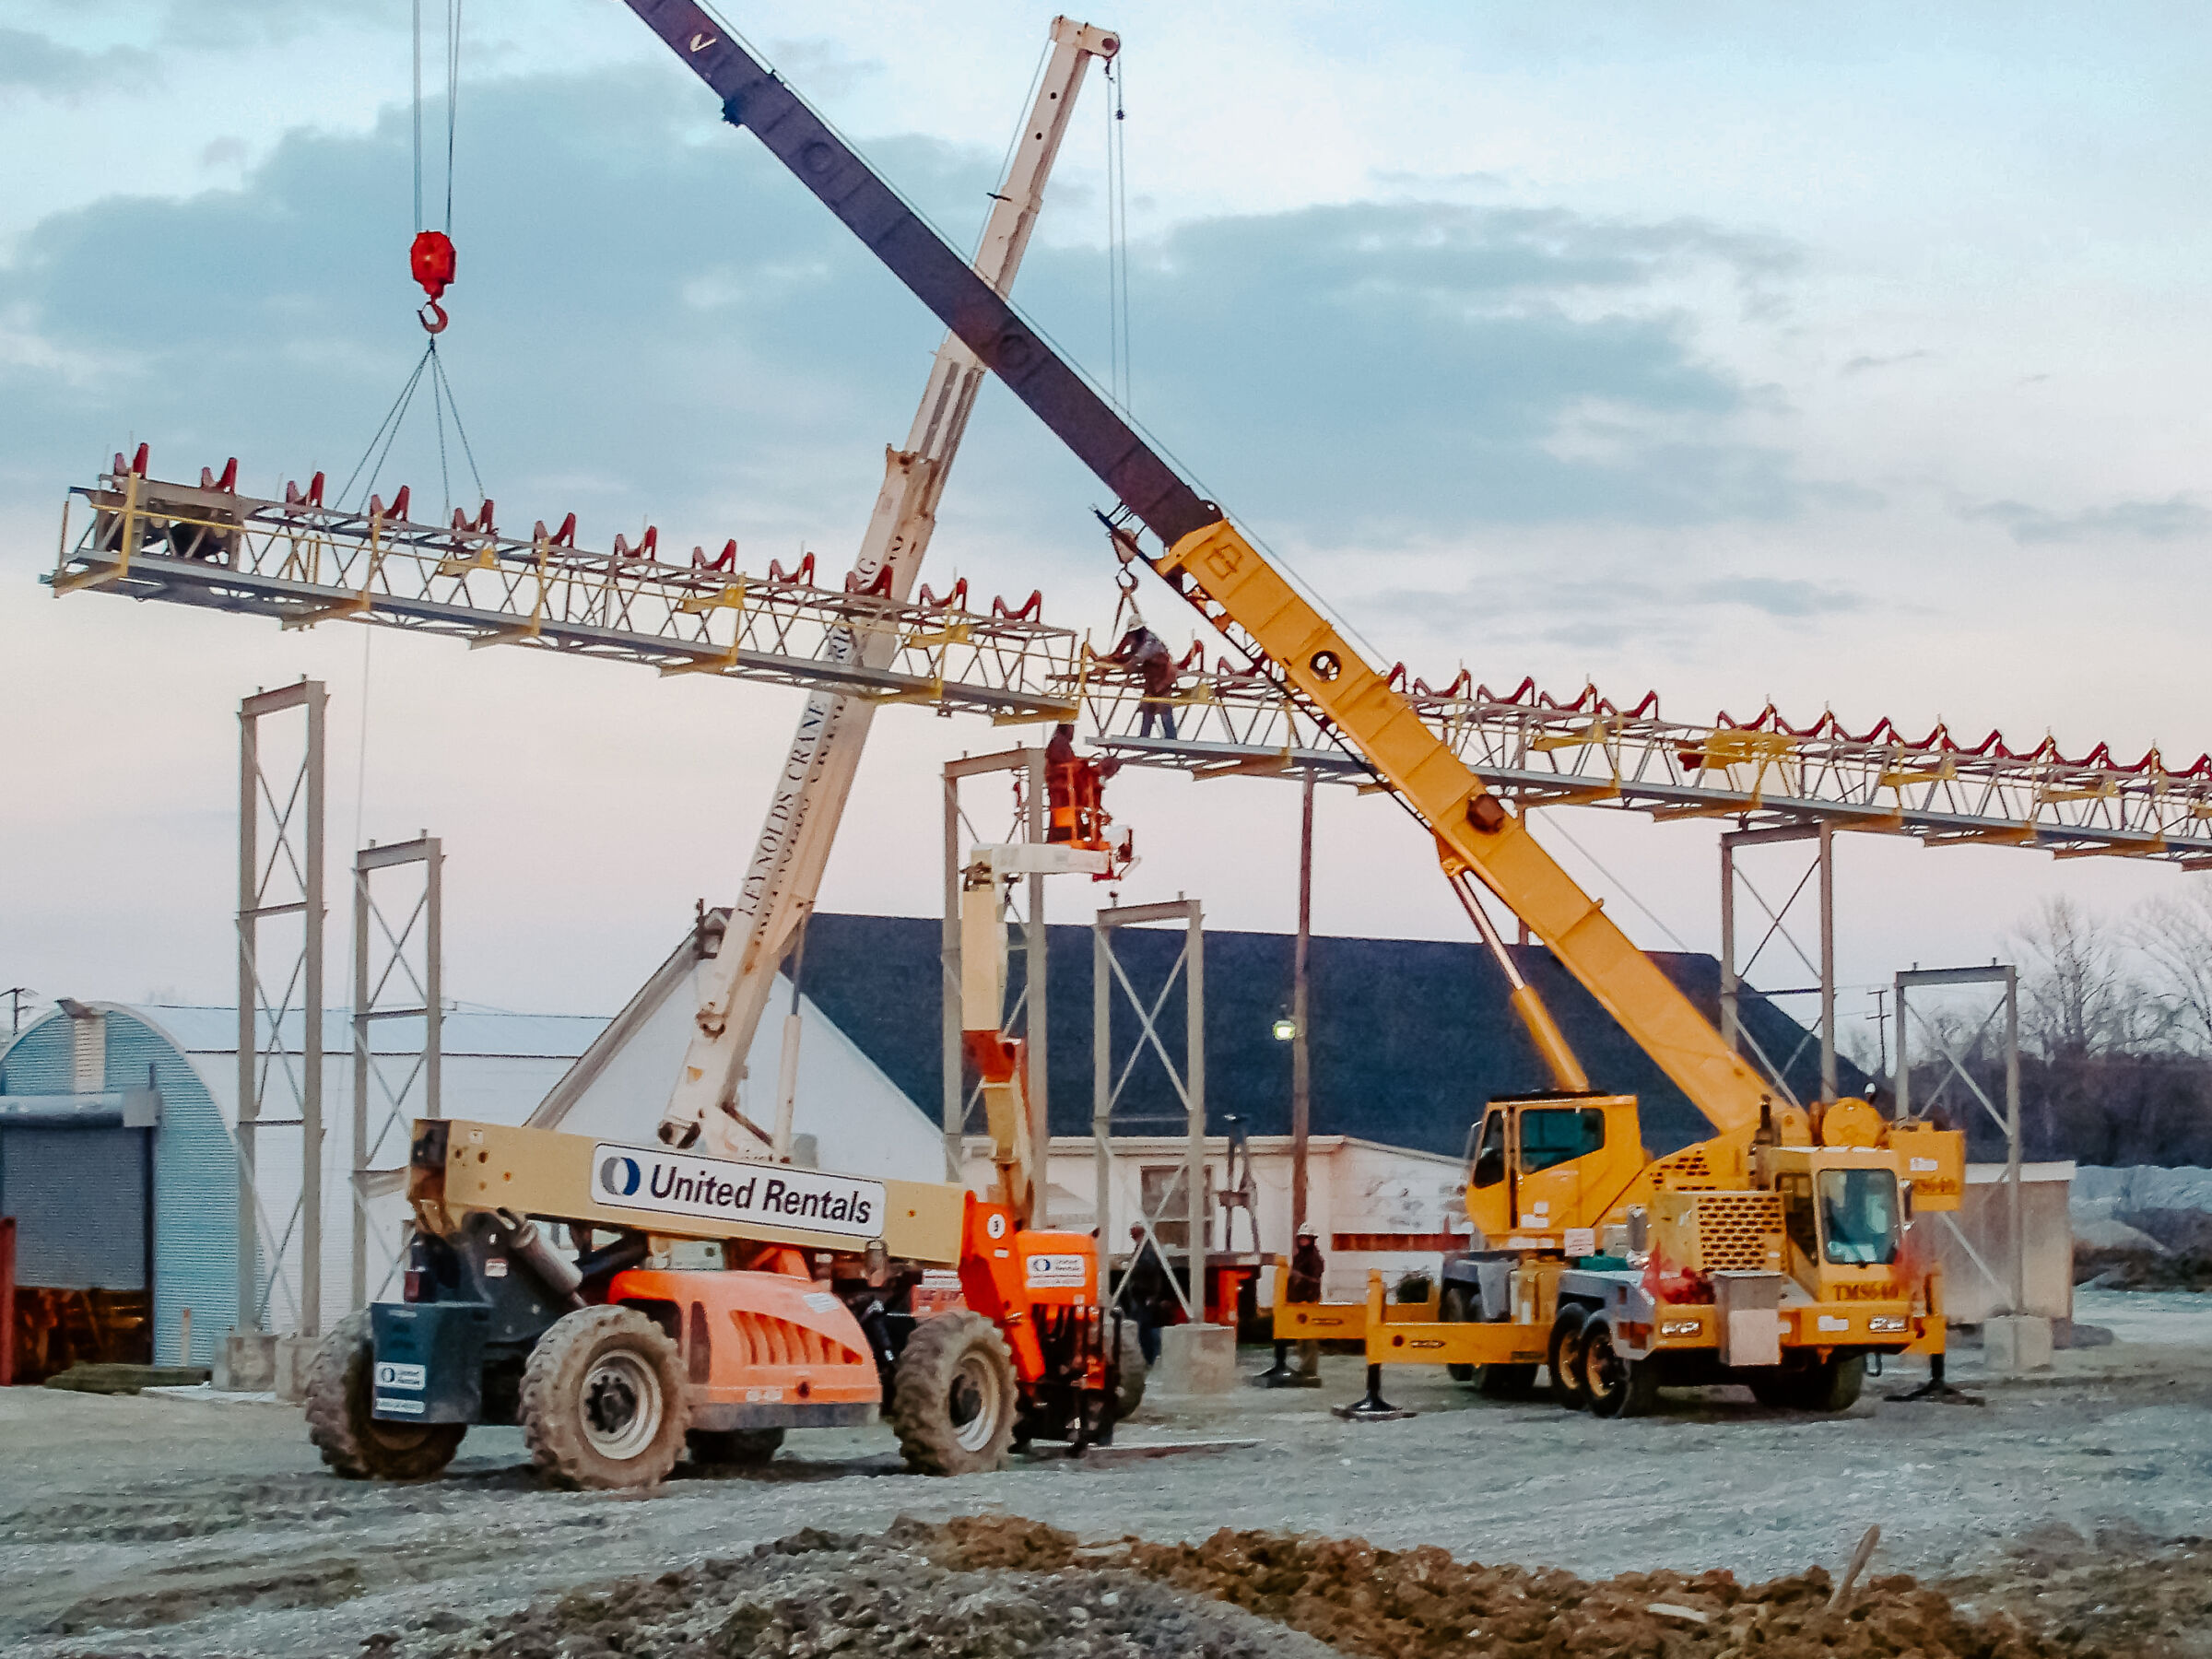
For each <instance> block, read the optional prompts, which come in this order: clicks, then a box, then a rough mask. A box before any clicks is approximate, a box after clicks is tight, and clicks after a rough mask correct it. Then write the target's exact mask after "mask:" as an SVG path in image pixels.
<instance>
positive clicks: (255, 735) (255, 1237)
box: [237, 679, 328, 1336]
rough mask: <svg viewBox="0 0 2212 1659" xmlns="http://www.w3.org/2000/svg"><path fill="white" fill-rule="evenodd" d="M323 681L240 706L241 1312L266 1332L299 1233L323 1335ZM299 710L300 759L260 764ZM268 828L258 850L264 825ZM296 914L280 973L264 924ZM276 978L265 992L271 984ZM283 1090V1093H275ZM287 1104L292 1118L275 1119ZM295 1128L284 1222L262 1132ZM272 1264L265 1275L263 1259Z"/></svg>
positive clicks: (307, 1329) (304, 1290)
mask: <svg viewBox="0 0 2212 1659" xmlns="http://www.w3.org/2000/svg"><path fill="white" fill-rule="evenodd" d="M327 701H328V698H327V696H326V695H325V693H324V687H323V682H322V681H320V680H311V679H302V680H301V681H300V682H299V684H297V685H292V686H286V687H283V688H280V689H278V690H275V691H261V692H256V693H255V694H254V695H253V696H252V697H249V698H246V699H245V700H243V701H241V703H240V704H239V706H238V725H239V772H238V783H239V794H238V1128H237V1135H238V1171H239V1181H238V1319H239V1324H241V1326H242V1327H244V1328H246V1329H249V1330H266V1329H268V1328H269V1324H270V1320H271V1318H272V1315H273V1313H274V1309H273V1307H272V1305H271V1304H272V1303H273V1301H274V1300H275V1297H276V1292H277V1288H278V1287H279V1286H280V1285H285V1284H286V1280H287V1275H286V1272H285V1262H286V1259H287V1256H288V1253H289V1252H290V1249H291V1246H292V1243H293V1241H294V1239H295V1237H296V1238H297V1241H298V1244H299V1255H300V1272H299V1278H298V1281H297V1282H296V1283H295V1284H291V1285H289V1286H288V1289H289V1291H290V1300H291V1303H292V1312H293V1316H294V1319H295V1322H296V1324H297V1326H298V1330H299V1334H300V1335H302V1336H313V1335H319V1334H320V1333H321V1330H322V1319H323V920H324V913H323V778H324V707H325V704H326V703H327ZM294 709H298V710H300V711H301V712H302V713H303V714H304V716H305V725H306V731H305V734H304V741H303V743H302V746H301V748H300V763H299V765H298V766H297V767H296V768H292V769H290V770H289V771H282V770H280V771H278V773H277V775H276V776H274V777H272V775H271V774H270V772H269V771H268V769H267V768H266V767H265V765H264V764H263V761H262V742H261V738H262V731H261V723H262V721H264V720H265V719H266V718H268V717H269V716H271V715H276V714H281V713H285V712H289V711H291V710H294ZM265 826H266V827H267V828H268V829H269V830H270V834H269V836H268V837H267V840H266V855H264V852H263V848H264V838H263V835H262V830H263V829H264V827H265ZM288 916H298V917H299V918H300V948H299V950H298V951H297V952H296V953H294V954H293V955H291V956H290V957H289V958H288V959H285V960H284V961H283V963H282V971H283V977H282V979H281V981H279V980H278V979H277V975H276V974H274V973H272V972H270V971H268V970H269V969H270V968H272V967H274V966H276V964H274V963H272V962H270V961H268V960H266V959H265V956H264V952H263V948H262V944H263V935H262V927H263V924H265V923H267V922H271V921H275V920H277V919H278V918H281V917H288ZM273 985H274V986H275V987H276V989H275V992H274V994H272V991H271V987H272V986H273ZM295 1013H297V1015H298V1016H299V1018H300V1066H299V1069H298V1070H297V1071H295V1070H294V1069H293V1068H292V1065H291V1059H292V1057H291V1055H290V1053H288V1051H287V1049H286V1047H285V1025H286V1022H287V1020H288V1018H289V1017H291V1016H292V1015H293V1014H295ZM276 1090H281V1093H280V1094H277V1093H273V1091H276ZM281 1100H288V1101H289V1102H290V1103H291V1105H292V1107H293V1108H294V1110H296V1111H297V1112H298V1114H299V1115H298V1116H296V1117H275V1116H271V1115H270V1113H269V1111H268V1108H269V1107H270V1105H271V1104H272V1103H273V1101H281ZM277 1128H296V1129H298V1130H299V1131H300V1193H299V1196H298V1197H297V1199H295V1200H294V1202H293V1205H292V1208H291V1211H290V1213H289V1214H288V1216H287V1217H286V1218H285V1222H284V1225H283V1226H282V1227H281V1228H276V1227H272V1226H270V1224H269V1222H270V1218H269V1217H268V1214H267V1212H266V1209H265V1206H264V1205H263V1204H262V1199H261V1188H260V1171H261V1164H262V1159H261V1154H262V1146H261V1135H262V1132H263V1131H265V1130H267V1129H277ZM265 1235H267V1245H266V1250H265V1249H264V1242H265ZM264 1255H266V1259H267V1263H268V1271H267V1274H266V1276H264V1275H263V1273H262V1261H263V1258H264Z"/></svg>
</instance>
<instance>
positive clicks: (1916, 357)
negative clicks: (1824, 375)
mask: <svg viewBox="0 0 2212 1659" xmlns="http://www.w3.org/2000/svg"><path fill="white" fill-rule="evenodd" d="M1934 359H1935V353H1934V352H1932V351H1927V350H1920V351H1900V352H1898V353H1897V354H1896V355H1894V356H1892V357H1854V358H1853V359H1851V361H1849V362H1848V363H1845V364H1844V365H1843V367H1842V368H1841V370H1840V371H1838V372H1839V373H1842V374H1865V372H1866V371H1868V370H1870V369H1895V368H1897V367H1898V366H1899V365H1900V364H1901V363H1924V362H1929V361H1932V360H1934Z"/></svg>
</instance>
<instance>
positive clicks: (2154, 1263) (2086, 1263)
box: [2074, 1209, 2212, 1290]
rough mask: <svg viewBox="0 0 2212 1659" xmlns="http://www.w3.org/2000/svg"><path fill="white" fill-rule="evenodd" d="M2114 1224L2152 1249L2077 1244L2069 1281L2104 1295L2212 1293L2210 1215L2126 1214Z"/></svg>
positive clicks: (2159, 1211) (2142, 1211) (2189, 1212)
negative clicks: (2123, 1292) (2143, 1239)
mask: <svg viewBox="0 0 2212 1659" xmlns="http://www.w3.org/2000/svg"><path fill="white" fill-rule="evenodd" d="M2113 1219H2114V1220H2116V1221H2119V1222H2121V1223H2123V1224H2124V1225H2125V1226H2127V1227H2129V1228H2133V1229H2134V1230H2136V1232H2137V1233H2138V1234H2141V1235H2142V1236H2144V1237H2146V1238H2148V1239H2149V1240H2151V1241H2153V1243H2154V1244H2155V1245H2156V1246H2157V1248H2155V1249H2154V1248H2152V1247H2151V1246H2149V1245H2137V1246H2136V1247H2135V1248H2132V1249H2131V1248H2128V1247H2127V1246H2125V1245H2121V1246H2116V1247H2114V1246H2105V1245H2099V1244H2095V1243H2087V1242H2077V1244H2076V1246H2075V1251H2074V1282H2075V1283H2076V1284H2077V1285H2078V1284H2089V1285H2094V1286H2096V1287H2098V1288H2100V1289H2105V1290H2207V1289H2212V1214H2207V1213H2206V1212H2205V1211H2203V1210H2196V1209H2128V1210H2118V1211H2115V1212H2114V1214H2113Z"/></svg>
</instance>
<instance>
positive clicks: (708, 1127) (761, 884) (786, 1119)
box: [555, 18, 1121, 1160]
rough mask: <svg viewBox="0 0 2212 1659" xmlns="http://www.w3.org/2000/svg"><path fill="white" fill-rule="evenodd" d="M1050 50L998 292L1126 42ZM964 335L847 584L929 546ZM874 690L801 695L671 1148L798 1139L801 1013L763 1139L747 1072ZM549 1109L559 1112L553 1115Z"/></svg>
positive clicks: (1084, 40) (1101, 34) (912, 565)
mask: <svg viewBox="0 0 2212 1659" xmlns="http://www.w3.org/2000/svg"><path fill="white" fill-rule="evenodd" d="M1051 38H1052V48H1051V53H1050V56H1049V58H1048V60H1047V62H1046V64H1045V67H1044V73H1043V75H1042V76H1041V77H1040V80H1039V83H1038V86H1037V88H1036V99H1035V101H1034V103H1033V104H1032V105H1031V107H1030V109H1029V110H1027V111H1026V112H1024V125H1023V127H1022V133H1021V138H1020V141H1019V142H1018V144H1017V145H1016V146H1015V147H1014V152H1013V155H1012V157H1011V158H1010V159H1009V163H1008V166H1007V169H1006V177H1005V179H1004V180H1003V181H1002V182H1000V185H999V189H998V191H997V193H996V196H995V199H994V202H993V205H992V209H991V214H990V218H989V221H988V222H987V223H986V224H985V226H984V228H983V237H982V246H981V247H980V249H979V250H978V252H977V253H976V257H975V263H974V265H973V267H972V270H971V275H972V276H973V277H975V278H976V279H977V280H978V281H979V282H981V283H982V284H983V285H984V286H985V287H986V288H989V289H990V290H991V291H992V292H994V293H997V294H1003V293H1005V292H1006V289H1007V288H1010V287H1011V286H1012V285H1013V282H1014V276H1015V273H1016V272H1017V271H1018V270H1019V269H1020V266H1021V260H1022V255H1023V253H1025V252H1026V251H1027V250H1028V247H1029V242H1030V231H1031V230H1032V229H1035V227H1036V223H1037V214H1038V210H1039V208H1040V206H1041V205H1042V202H1043V196H1044V185H1045V180H1046V178H1047V177H1048V176H1049V175H1050V174H1051V172H1052V169H1053V159H1054V158H1055V157H1056V156H1057V155H1058V153H1059V150H1060V145H1061V141H1062V139H1063V138H1064V137H1065V135H1066V133H1067V126H1068V121H1069V118H1070V116H1071V115H1072V113H1073V112H1074V109H1075V104H1076V95H1077V92H1078V91H1079V90H1080V88H1081V87H1082V84H1083V76H1084V75H1085V74H1086V73H1087V72H1088V69H1089V67H1090V64H1091V61H1092V60H1093V59H1094V58H1100V59H1105V58H1112V56H1113V54H1114V53H1116V52H1118V51H1119V50H1120V49H1121V41H1120V40H1119V39H1118V37H1116V36H1115V35H1113V34H1112V33H1111V32H1109V31H1108V30H1106V29H1096V28H1093V27H1091V26H1090V25H1088V24H1084V23H1077V22H1075V21H1073V20H1071V19H1069V18H1054V19H1053V26H1052V35H1051ZM983 372H984V371H983V366H982V363H981V362H979V361H978V360H977V359H976V356H975V354H974V353H973V352H972V351H971V350H970V349H969V347H968V346H967V344H966V343H965V342H964V341H963V340H961V339H960V337H959V335H957V334H956V335H947V337H946V339H945V341H944V343H943V345H941V346H940V347H938V349H937V355H936V358H935V361H934V362H933V363H932V364H931V368H930V375H929V381H928V383H927V385H926V386H925V387H924V390H923V394H922V402H921V406H920V407H918V408H917V409H916V410H915V412H914V419H913V425H912V429H910V430H909V431H908V433H907V440H906V446H905V448H903V449H894V450H888V451H887V452H886V453H885V456H884V480H883V488H882V489H881V490H880V491H878V492H877V498H876V507H875V511H874V512H872V513H871V514H870V516H869V520H868V528H867V532H866V535H865V536H864V538H863V540H862V543H861V547H860V552H859V555H858V557H857V558H855V559H854V560H853V571H852V574H851V575H850V576H849V577H848V578H847V580H846V585H847V586H848V587H856V588H858V589H859V590H861V591H863V592H871V593H873V592H880V593H882V594H884V595H885V596H886V597H888V598H891V599H895V600H897V601H899V602H900V603H901V604H903V603H905V602H906V601H907V599H908V598H909V597H910V595H911V594H912V593H913V590H914V583H915V581H916V578H917V577H918V575H919V573H920V571H921V568H922V560H923V557H924V554H925V553H927V552H928V550H929V543H930V537H931V535H932V533H933V532H934V531H935V527H936V511H937V500H938V498H939V497H940V496H941V495H942V494H943V492H944V488H945V480H946V478H947V475H948V474H949V473H950V471H951V468H952V463H953V458H954V456H955V455H956V454H957V453H959V445H960V438H961V435H962V434H963V433H964V432H965V431H966V430H967V426H968V417H969V413H970V411H971V409H972V408H973V406H974V404H975V394H976V392H977V390H978V388H979V387H980V385H981V383H982V377H983ZM896 644H897V638H896V636H895V635H891V634H888V633H883V632H877V633H864V632H859V631H848V633H847V634H846V635H845V637H844V638H843V640H842V641H841V649H842V650H843V652H844V654H845V655H846V656H847V657H848V658H852V659H855V660H858V661H860V662H861V663H863V664H865V665H871V666H872V665H875V660H876V659H877V658H880V657H883V656H885V655H886V654H887V653H888V652H890V651H891V650H892V649H893V648H894V647H895V646H896ZM875 712H876V705H875V703H874V702H872V701H870V700H867V699H865V698H860V697H845V696H841V695H839V694H838V693H836V692H835V691H829V690H824V691H820V692H818V693H816V694H815V695H814V696H811V697H809V698H808V699H807V700H806V708H805V709H804V710H803V711H802V712H801V713H800V716H799V724H798V731H797V733H796V735H794V737H793V739H792V744H791V747H790V749H789V751H788V752H787V753H786V755H785V757H784V761H783V765H782V768H781V769H780V771H778V773H777V776H776V784H775V793H774V795H773V798H772V799H771V802H770V805H769V811H768V817H767V820H766V822H765V823H764V824H763V825H762V827H761V830H760V835H759V841H757V842H756V843H755V846H754V850H753V857H752V862H751V863H750V865H748V866H747V870H746V876H745V882H744V885H743V887H742V888H741V889H740V890H739V893H738V896H737V900H736V902H735V903H734V904H733V905H732V906H731V907H730V919H729V926H728V929H727V931H726V932H725V934H724V940H723V945H722V948H721V949H720V951H719V952H718V953H717V954H716V955H715V957H714V958H713V959H712V960H711V961H709V962H707V963H705V964H704V965H703V966H702V967H701V969H700V973H699V990H700V996H699V1006H698V1008H697V1011H696V1018H695V1021H694V1025H693V1030H692V1032H691V1036H690V1040H689V1041H688V1045H687V1048H686V1052H685V1054H684V1061H683V1065H682V1067H681V1069H680V1070H679V1072H678V1073H677V1080H676V1085H675V1087H674V1088H673V1089H672V1090H671V1091H670V1095H669V1098H668V1101H667V1104H666V1106H665V1109H664V1112H663V1114H662V1120H661V1124H660V1130H659V1134H660V1136H661V1139H662V1140H663V1141H665V1142H667V1143H669V1144H671V1145H674V1146H682V1147H688V1146H691V1145H693V1144H695V1143H700V1144H703V1147H704V1148H705V1149H706V1150H709V1151H712V1152H715V1153H718V1154H720V1155H722V1156H724V1157H740V1158H743V1157H757V1156H759V1155H760V1154H761V1153H762V1152H763V1151H765V1152H766V1154H767V1155H768V1156H769V1157H771V1158H773V1159H779V1160H780V1159H786V1158H788V1157H789V1156H790V1152H791V1132H792V1107H793V1099H792V1089H791V1087H790V1085H791V1082H792V1077H793V1076H794V1073H793V1068H794V1066H795V1065H796V1063H797V1052H796V1043H797V1041H798V1038H797V1028H796V1022H797V1018H798V1017H797V1014H796V1012H795V1010H794V1013H793V1015H792V1016H791V1018H790V1019H789V1020H787V1021H786V1024H785V1030H784V1052H783V1070H784V1074H785V1075H784V1077H783V1078H782V1085H781V1086H780V1087H779V1089H778V1094H777V1101H776V1114H775V1119H774V1122H773V1124H772V1126H771V1129H770V1131H769V1135H768V1142H767V1145H766V1146H765V1147H763V1146H762V1145H761V1144H760V1137H759V1135H758V1134H757V1133H756V1132H754V1131H752V1130H751V1129H750V1128H749V1127H748V1126H747V1124H746V1123H745V1121H744V1120H743V1119H741V1118H740V1117H738V1115H737V1114H736V1111H735V1101H736V1092H737V1083H738V1079H739V1078H740V1077H742V1076H743V1075H744V1071H745V1064H746V1056H747V1054H748V1053H750V1052H751V1049H752V1045H753V1038H754V1034H755V1033H756V1032H757V1031H758V1030H759V1024H760V1019H761V1016H762V1014H763V1012H764V1011H765V1009H766V1007H767V1004H768V998H769V994H770V992H771V989H772V988H773V986H774V982H775V977H776V971H777V969H778V967H779V966H780V965H781V964H782V961H783V959H785V958H786V957H787V956H789V955H790V954H791V953H792V950H793V947H794V946H795V945H796V944H797V942H798V940H799V937H800V935H801V930H803V929H804V928H805V926H806V921H807V918H808V917H809V916H810V915H812V914H813V912H814V901H815V895H816V894H817V893H818V892H819V891H820V890H821V883H822V876H823V872H824V871H825V870H826V869H827V867H828V865H829V862H830V845H831V843H832V841H834V840H835V838H836V835H837V828H838V823H839V820H840V819H841V818H842V817H843V815H844V809H845V803H846V800H847V799H848V798H849V797H850V795H851V794H852V789H853V777H854V775H855V774H856V772H857V771H859V767H860V756H861V751H862V748H863V747H864V746H865V744H866V742H867V738H868V728H869V726H870V725H871V724H872V723H873V721H874V719H875ZM555 1121H558V1119H556V1120H555Z"/></svg>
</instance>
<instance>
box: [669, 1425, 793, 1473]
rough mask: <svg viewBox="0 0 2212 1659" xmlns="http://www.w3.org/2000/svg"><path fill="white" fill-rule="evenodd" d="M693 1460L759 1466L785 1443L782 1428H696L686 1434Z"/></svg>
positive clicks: (740, 1466)
mask: <svg viewBox="0 0 2212 1659" xmlns="http://www.w3.org/2000/svg"><path fill="white" fill-rule="evenodd" d="M684 1444H685V1445H687V1446H688V1447H689V1448H690V1450H691V1461H692V1462H693V1463H695V1464H708V1465H715V1466H718V1467H725V1468H733V1469H758V1468H759V1467H761V1466H762V1465H765V1464H767V1463H768V1462H769V1461H770V1460H771V1458H773V1457H774V1456H775V1454H776V1452H777V1449H778V1448H779V1447H781V1446H782V1444H783V1430H781V1429H693V1430H690V1431H688V1433H687V1434H685V1436H684Z"/></svg>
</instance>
